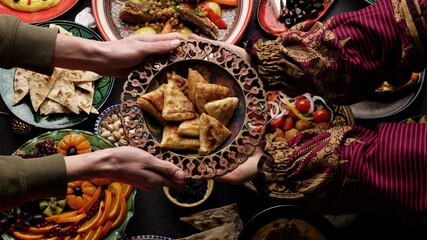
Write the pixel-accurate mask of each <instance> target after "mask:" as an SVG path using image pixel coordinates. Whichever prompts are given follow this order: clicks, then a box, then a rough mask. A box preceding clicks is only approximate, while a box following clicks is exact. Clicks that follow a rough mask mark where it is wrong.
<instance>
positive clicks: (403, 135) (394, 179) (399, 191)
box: [256, 123, 427, 215]
mask: <svg viewBox="0 0 427 240" xmlns="http://www.w3.org/2000/svg"><path fill="white" fill-rule="evenodd" d="M426 136H427V124H411V123H382V124H379V125H378V128H377V129H375V130H369V129H366V128H363V127H358V126H353V127H349V126H344V127H334V128H332V129H329V130H327V131H322V130H318V129H311V130H307V131H304V132H301V133H299V134H298V135H296V136H295V137H294V138H292V139H291V140H290V141H288V142H284V141H277V140H275V139H274V133H268V134H267V135H266V141H265V144H264V147H265V150H266V152H267V153H268V154H267V155H266V156H263V157H262V158H261V160H260V162H259V164H258V167H259V168H260V178H259V179H258V180H257V182H256V183H257V184H260V182H262V184H263V185H261V186H259V185H258V186H257V188H258V191H261V192H264V193H267V194H269V193H270V192H271V190H272V189H274V188H277V187H285V188H287V189H289V191H290V192H298V193H302V194H303V195H304V197H305V198H306V200H308V202H309V203H310V204H311V206H312V207H313V208H315V209H318V210H321V211H325V212H328V213H336V214H342V213H387V214H391V213H393V214H411V215H416V214H427V198H426V197H425V196H426V194H427V187H426V186H427V181H426V179H427V178H426V177H427V138H426Z"/></svg>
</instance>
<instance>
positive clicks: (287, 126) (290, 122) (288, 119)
mask: <svg viewBox="0 0 427 240" xmlns="http://www.w3.org/2000/svg"><path fill="white" fill-rule="evenodd" d="M283 119H284V122H283V125H282V130H283V131H288V130H289V129H291V128H292V126H293V125H294V120H292V118H291V116H289V115H287V116H284V117H283Z"/></svg>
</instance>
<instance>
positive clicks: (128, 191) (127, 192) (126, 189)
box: [122, 183, 133, 199]
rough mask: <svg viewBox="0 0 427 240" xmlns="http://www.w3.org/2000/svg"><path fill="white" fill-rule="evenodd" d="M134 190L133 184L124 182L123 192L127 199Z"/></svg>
mask: <svg viewBox="0 0 427 240" xmlns="http://www.w3.org/2000/svg"><path fill="white" fill-rule="evenodd" d="M132 190H133V186H132V185H129V184H126V183H122V192H123V195H125V198H126V199H127V198H128V197H129V196H130V194H131V193H132Z"/></svg>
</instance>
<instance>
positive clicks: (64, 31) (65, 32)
mask: <svg viewBox="0 0 427 240" xmlns="http://www.w3.org/2000/svg"><path fill="white" fill-rule="evenodd" d="M49 28H56V29H58V30H59V33H60V34H64V35H67V36H73V34H72V33H70V32H69V31H67V30H65V29H64V28H63V27H61V26H59V25H56V24H54V23H51V24H49Z"/></svg>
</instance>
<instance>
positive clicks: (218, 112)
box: [205, 97, 239, 126]
mask: <svg viewBox="0 0 427 240" xmlns="http://www.w3.org/2000/svg"><path fill="white" fill-rule="evenodd" d="M238 104H239V99H238V98H236V97H227V98H223V99H220V100H215V101H212V102H208V103H206V104H205V110H206V112H207V113H208V115H209V116H211V117H214V118H216V119H217V120H218V121H220V122H221V123H222V125H224V126H227V125H228V122H229V121H230V119H231V117H232V116H233V114H234V112H235V111H236V108H237V105H238Z"/></svg>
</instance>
